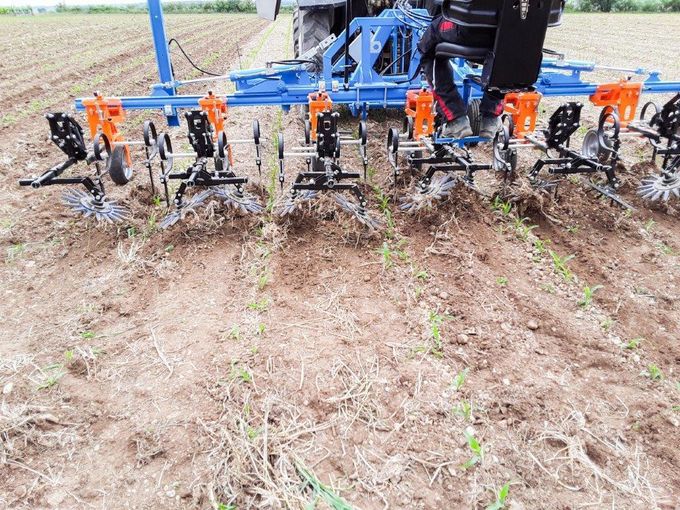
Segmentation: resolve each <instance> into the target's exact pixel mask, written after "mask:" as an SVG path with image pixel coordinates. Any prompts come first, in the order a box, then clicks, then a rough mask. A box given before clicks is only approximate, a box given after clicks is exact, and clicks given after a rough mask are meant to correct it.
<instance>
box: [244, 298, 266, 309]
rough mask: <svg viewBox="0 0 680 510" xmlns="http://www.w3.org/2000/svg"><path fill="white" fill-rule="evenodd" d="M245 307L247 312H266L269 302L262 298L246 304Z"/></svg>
mask: <svg viewBox="0 0 680 510" xmlns="http://www.w3.org/2000/svg"><path fill="white" fill-rule="evenodd" d="M247 306H248V310H252V311H254V312H266V311H267V309H268V308H269V300H268V299H267V298H262V299H260V300H259V301H253V302H252V303H248V305H247Z"/></svg>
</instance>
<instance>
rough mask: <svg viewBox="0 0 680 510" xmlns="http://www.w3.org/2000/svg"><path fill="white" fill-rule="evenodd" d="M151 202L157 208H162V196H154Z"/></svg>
mask: <svg viewBox="0 0 680 510" xmlns="http://www.w3.org/2000/svg"><path fill="white" fill-rule="evenodd" d="M151 201H152V202H153V205H155V206H156V207H160V205H161V203H162V201H163V199H162V198H161V196H160V195H154V197H153V199H152V200H151Z"/></svg>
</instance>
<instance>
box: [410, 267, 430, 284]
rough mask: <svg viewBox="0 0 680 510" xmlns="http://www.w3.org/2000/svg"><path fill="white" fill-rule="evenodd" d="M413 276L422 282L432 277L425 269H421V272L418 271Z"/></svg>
mask: <svg viewBox="0 0 680 510" xmlns="http://www.w3.org/2000/svg"><path fill="white" fill-rule="evenodd" d="M413 276H415V277H416V278H417V279H418V280H422V281H426V280H429V279H430V275H429V274H427V271H425V270H424V269H421V270H420V271H418V272H417V273H416V274H414V275H413Z"/></svg>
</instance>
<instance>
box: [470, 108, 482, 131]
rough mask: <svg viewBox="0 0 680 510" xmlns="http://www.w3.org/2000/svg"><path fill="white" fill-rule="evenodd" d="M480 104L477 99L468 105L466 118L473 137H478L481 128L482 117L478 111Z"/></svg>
mask: <svg viewBox="0 0 680 510" xmlns="http://www.w3.org/2000/svg"><path fill="white" fill-rule="evenodd" d="M481 104H482V101H481V100H479V99H472V100H471V101H470V103H469V104H468V118H469V119H470V127H471V128H472V134H473V136H479V130H480V128H481V127H482V115H481V113H480V111H479V107H480V106H481Z"/></svg>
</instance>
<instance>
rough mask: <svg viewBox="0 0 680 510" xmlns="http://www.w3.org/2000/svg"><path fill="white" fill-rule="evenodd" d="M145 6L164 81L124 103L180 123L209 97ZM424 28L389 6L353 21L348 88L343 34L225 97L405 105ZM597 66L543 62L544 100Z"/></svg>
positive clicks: (474, 92)
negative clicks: (309, 62)
mask: <svg viewBox="0 0 680 510" xmlns="http://www.w3.org/2000/svg"><path fill="white" fill-rule="evenodd" d="M147 3H148V5H149V18H150V21H151V32H152V34H153V42H154V48H155V50H156V63H157V67H158V76H159V79H160V83H157V84H155V85H153V87H152V93H151V95H150V96H137V97H122V98H120V99H121V101H122V105H123V107H124V108H125V109H128V110H140V109H143V110H146V109H161V110H163V112H164V113H165V115H166V117H167V119H168V124H169V125H171V126H177V125H179V117H178V114H177V110H178V109H184V108H189V109H195V108H198V107H199V103H198V101H199V99H201V97H203V96H198V95H182V94H178V93H177V90H178V89H179V88H181V87H182V86H183V85H186V83H185V82H182V81H180V80H177V79H176V78H175V77H174V76H173V71H172V65H171V61H170V54H169V50H168V43H167V37H166V32H165V22H164V19H163V10H162V7H161V2H160V0H147ZM413 13H415V14H416V15H420V16H426V15H427V11H425V10H423V9H414V10H413ZM424 27H425V25H424V24H422V23H421V24H417V23H416V24H414V23H409V22H408V21H407V20H405V19H404V12H403V11H400V10H398V9H387V10H385V11H383V12H382V13H381V14H380V16H378V17H371V18H355V19H353V20H352V21H351V23H350V33H352V34H357V33H358V34H359V35H358V36H356V37H355V38H354V39H353V41H352V44H351V48H350V55H352V54H355V55H356V54H357V52H359V51H360V55H361V56H360V57H359V58H358V59H357V60H356V61H355V60H353V59H352V58H351V57H350V60H351V62H354V63H356V66H355V68H354V70H353V71H352V72H351V73H350V75H349V79H348V83H347V84H345V83H344V82H343V77H342V74H343V66H344V32H343V34H341V35H340V36H339V37H338V38H337V40H336V41H335V42H334V43H333V44H331V46H330V47H329V48H328V49H327V50H326V52H325V53H324V56H323V71H322V72H321V73H311V72H309V71H307V70H306V69H305V66H304V65H303V64H272V65H271V66H269V67H264V68H258V69H249V70H241V71H234V72H232V73H231V74H230V75H229V79H230V80H231V82H232V83H233V84H234V85H235V92H233V93H231V94H226V96H225V97H226V100H227V104H228V105H229V106H280V107H282V108H284V109H286V110H287V109H288V108H289V107H290V106H291V105H295V104H307V102H308V95H309V94H310V93H312V92H316V91H318V90H319V89H320V88H324V89H325V90H326V92H328V94H329V96H330V97H331V99H332V101H333V102H334V103H338V104H345V105H347V106H348V107H349V108H350V110H351V111H352V113H354V114H355V115H356V114H359V113H361V114H362V115H363V116H365V115H366V114H367V113H368V110H369V109H370V108H403V106H404V103H405V98H406V93H407V91H408V90H410V89H419V88H421V87H422V86H423V85H425V84H424V83H423V82H422V80H421V76H420V73H419V72H418V68H419V64H420V54H419V53H418V51H417V50H416V46H417V44H418V41H419V40H420V36H421V33H422V31H423V29H424ZM386 46H387V47H388V48H389V49H390V50H391V56H392V60H391V61H390V62H389V65H387V66H386V69H384V70H383V71H381V72H377V71H376V63H377V62H378V59H379V58H381V57H383V56H384V49H385V48H386ZM404 48H406V51H404ZM399 50H402V51H401V53H399ZM453 63H454V65H453V69H454V73H455V75H456V76H455V80H456V83H458V84H459V88H460V89H461V93H462V94H463V97H464V98H465V100H466V101H469V100H470V99H474V98H478V97H481V95H482V90H481V87H480V86H479V85H478V84H477V83H476V82H474V81H473V80H471V79H470V78H469V77H470V75H473V74H479V73H480V72H481V69H479V68H472V67H471V66H470V65H469V64H468V63H467V62H466V61H464V60H463V59H453ZM596 69H597V65H596V64H594V63H592V62H583V61H572V60H558V59H544V61H543V64H542V69H541V74H540V75H539V78H538V80H537V82H536V90H537V91H538V92H540V93H542V94H543V95H544V96H588V95H590V94H593V93H594V92H595V91H596V89H597V87H598V84H597V83H594V82H589V81H587V80H584V79H583V78H582V76H581V74H582V73H587V72H590V71H594V70H596ZM621 71H625V72H626V74H629V75H637V76H644V77H645V79H644V81H643V88H642V90H643V92H647V93H673V92H680V81H662V80H661V78H660V75H659V73H658V72H649V73H647V72H646V71H645V70H644V69H627V70H621ZM76 108H77V109H78V110H83V109H84V108H83V104H82V99H77V100H76Z"/></svg>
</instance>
